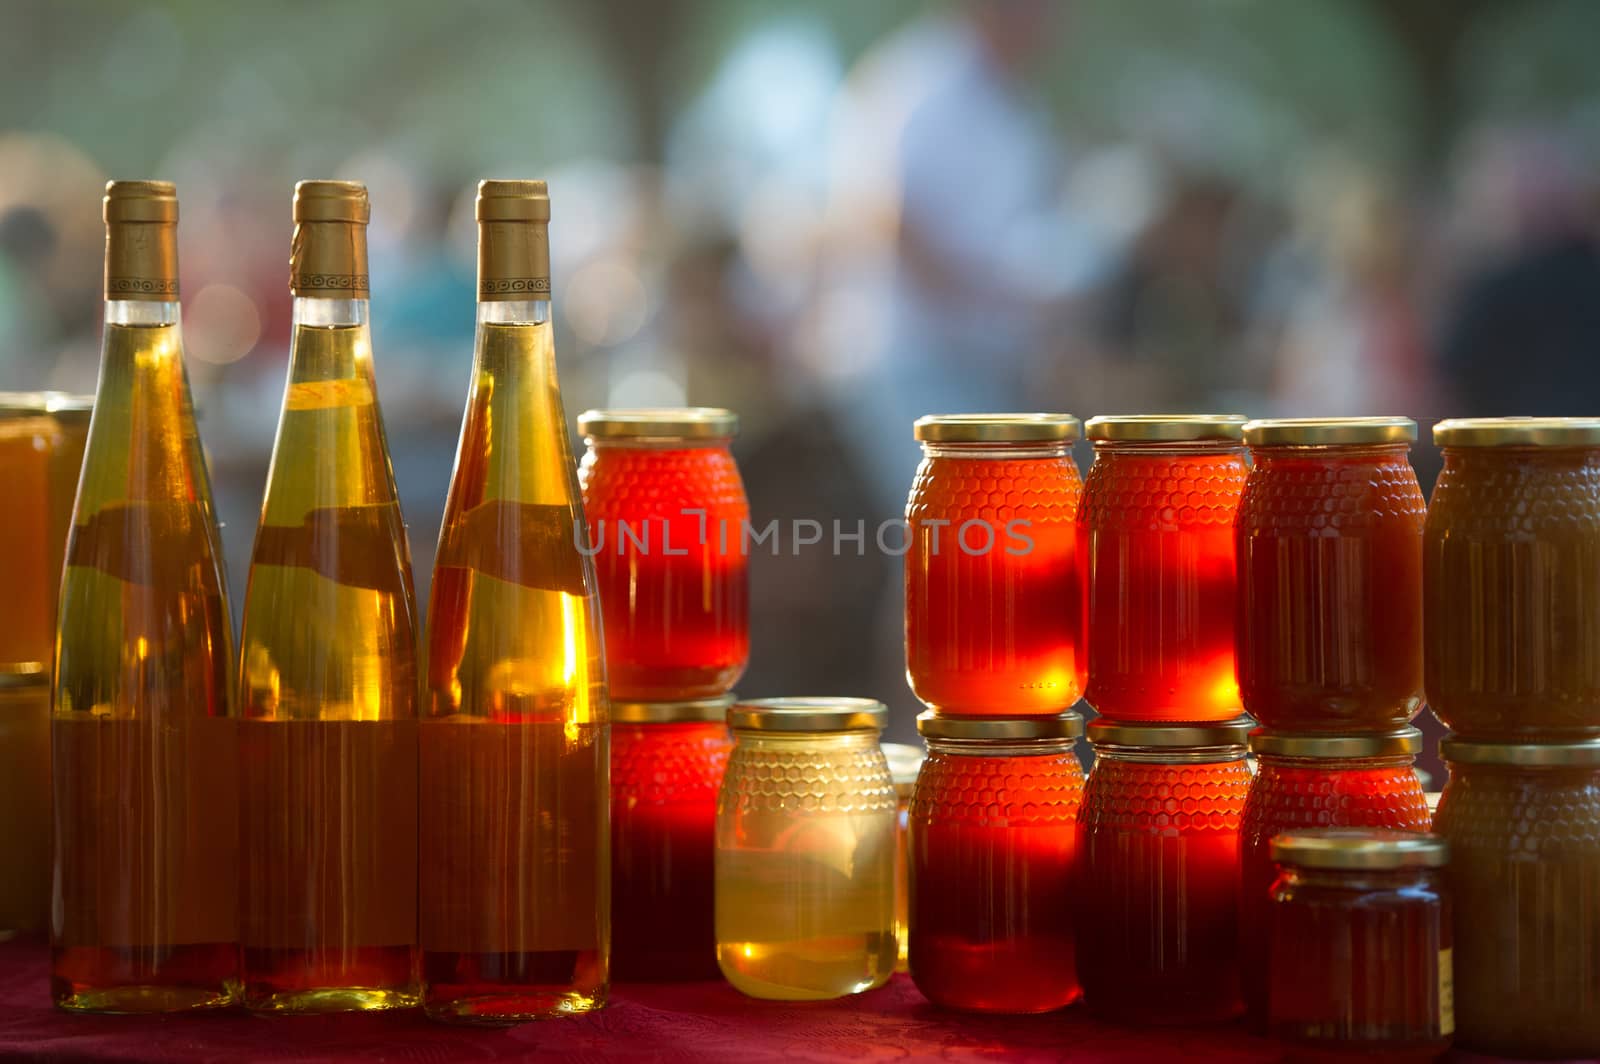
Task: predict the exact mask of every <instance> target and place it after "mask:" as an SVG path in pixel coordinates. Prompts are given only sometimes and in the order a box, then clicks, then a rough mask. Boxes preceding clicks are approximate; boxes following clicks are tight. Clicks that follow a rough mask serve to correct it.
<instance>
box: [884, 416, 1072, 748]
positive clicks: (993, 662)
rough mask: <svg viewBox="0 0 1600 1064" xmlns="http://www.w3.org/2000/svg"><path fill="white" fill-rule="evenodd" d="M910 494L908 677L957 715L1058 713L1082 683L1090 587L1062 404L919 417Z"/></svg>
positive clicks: (925, 698)
mask: <svg viewBox="0 0 1600 1064" xmlns="http://www.w3.org/2000/svg"><path fill="white" fill-rule="evenodd" d="M915 434H916V438H917V439H918V440H919V441H920V442H921V444H922V463H921V464H920V465H919V466H918V468H917V479H916V482H915V483H914V484H913V485H912V487H911V496H910V498H909V499H908V500H907V502H906V522H907V525H908V532H907V535H908V536H909V538H910V549H909V552H908V553H907V555H906V560H905V581H906V679H907V682H908V683H910V685H911V690H912V693H913V694H915V695H916V696H917V698H918V699H920V700H921V701H922V702H923V704H924V705H927V706H929V707H930V708H932V709H934V710H937V711H938V712H941V713H946V714H950V715H957V716H980V715H984V714H993V715H995V716H1000V717H1016V716H1025V715H1029V714H1040V715H1044V716H1054V715H1056V714H1058V713H1060V712H1062V711H1063V710H1065V709H1066V708H1067V707H1069V706H1071V705H1072V704H1073V703H1075V702H1077V701H1078V696H1079V695H1080V694H1082V693H1083V664H1084V663H1083V654H1082V646H1081V642H1082V640H1081V636H1080V631H1081V627H1080V626H1081V624H1082V620H1083V618H1082V610H1081V607H1080V602H1081V600H1082V597H1083V583H1082V580H1081V574H1080V571H1079V559H1078V524H1077V516H1078V499H1079V496H1080V495H1081V494H1082V490H1083V481H1082V479H1081V478H1080V477H1079V476H1078V467H1077V465H1076V463H1074V462H1073V460H1072V441H1074V440H1076V439H1077V438H1078V419H1077V418H1075V417H1070V416H1068V415H1066V414H941V415H929V416H927V417H921V418H918V419H917V423H916V427H915Z"/></svg>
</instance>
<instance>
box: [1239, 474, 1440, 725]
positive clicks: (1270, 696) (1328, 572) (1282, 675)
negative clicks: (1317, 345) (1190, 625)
mask: <svg viewBox="0 0 1600 1064" xmlns="http://www.w3.org/2000/svg"><path fill="white" fill-rule="evenodd" d="M1280 452H1284V453H1280ZM1255 461H1256V465H1255V469H1254V470H1253V471H1252V472H1251V474H1250V479H1249V481H1248V483H1247V484H1246V487H1245V492H1244V498H1243V501H1242V502H1241V503H1240V506H1239V521H1238V550H1239V622H1238V623H1239V636H1238V652H1239V688H1240V694H1241V695H1242V697H1243V700H1244V708H1245V710H1246V711H1247V712H1248V713H1249V714H1250V715H1251V716H1253V717H1255V718H1256V719H1257V720H1259V721H1260V722H1261V723H1262V724H1264V725H1266V726H1267V727H1269V728H1282V729H1284V730H1288V731H1329V732H1338V731H1362V730H1383V729H1386V728H1398V727H1401V726H1403V725H1405V724H1406V723H1408V722H1409V721H1410V720H1411V718H1412V717H1414V716H1416V714H1417V711H1418V710H1419V709H1421V708H1422V523H1423V516H1424V514H1425V512H1426V508H1425V506H1424V504H1423V500H1422V489H1421V488H1419V487H1418V486H1417V477H1416V474H1415V473H1414V472H1412V470H1411V464H1410V462H1408V461H1407V460H1406V449H1405V447H1404V446H1403V445H1402V446H1397V447H1365V448H1348V449H1344V450H1340V451H1337V452H1335V451H1333V450H1331V449H1316V448H1304V449H1302V448H1267V449H1265V450H1261V451H1257V452H1256V455H1255Z"/></svg>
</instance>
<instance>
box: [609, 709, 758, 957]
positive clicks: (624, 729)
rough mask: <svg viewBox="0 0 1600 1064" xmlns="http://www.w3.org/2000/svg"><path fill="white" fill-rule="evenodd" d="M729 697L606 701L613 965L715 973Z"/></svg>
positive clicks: (728, 736) (729, 743)
mask: <svg viewBox="0 0 1600 1064" xmlns="http://www.w3.org/2000/svg"><path fill="white" fill-rule="evenodd" d="M732 704H733V696H732V695H725V696H721V697H718V698H710V699H704V700H701V701H697V702H654V703H651V702H614V703H612V705H611V721H612V724H611V969H612V973H613V974H614V975H615V977H616V978H617V979H618V980H621V981H625V982H663V981H675V980H694V979H716V978H718V976H719V970H718V968H717V936H716V926H715V921H714V913H715V889H714V883H715V879H714V872H713V869H714V865H715V845H714V843H715V838H716V825H717V789H718V788H719V787H720V786H721V784H722V773H723V769H724V768H725V767H726V766H727V762H728V752H729V751H730V750H731V749H732V747H733V739H732V736H731V735H730V734H729V733H728V727H727V724H726V722H725V720H726V716H727V712H728V707H729V706H731V705H732Z"/></svg>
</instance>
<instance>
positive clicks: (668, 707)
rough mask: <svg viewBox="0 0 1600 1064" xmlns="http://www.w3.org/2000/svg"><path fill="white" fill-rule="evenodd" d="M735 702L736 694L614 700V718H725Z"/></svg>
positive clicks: (653, 720)
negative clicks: (654, 699)
mask: <svg viewBox="0 0 1600 1064" xmlns="http://www.w3.org/2000/svg"><path fill="white" fill-rule="evenodd" d="M733 703H734V696H733V695H718V696H716V697H715V698H696V699H684V700H682V701H676V702H613V703H611V721H612V723H614V724H689V723H694V722H706V721H722V720H726V719H727V718H728V707H729V706H732V705H733Z"/></svg>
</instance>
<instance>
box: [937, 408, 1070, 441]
mask: <svg viewBox="0 0 1600 1064" xmlns="http://www.w3.org/2000/svg"><path fill="white" fill-rule="evenodd" d="M1081 430H1082V425H1081V424H1080V423H1079V421H1078V419H1077V418H1075V417H1073V416H1072V415H1071V414H924V415H923V416H922V417H919V418H917V421H916V424H915V425H914V426H913V427H912V430H911V433H912V435H913V436H915V437H916V438H917V439H919V440H923V441H926V442H928V443H1070V442H1071V441H1073V440H1076V439H1077V438H1078V435H1079V433H1080V431H1081Z"/></svg>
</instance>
